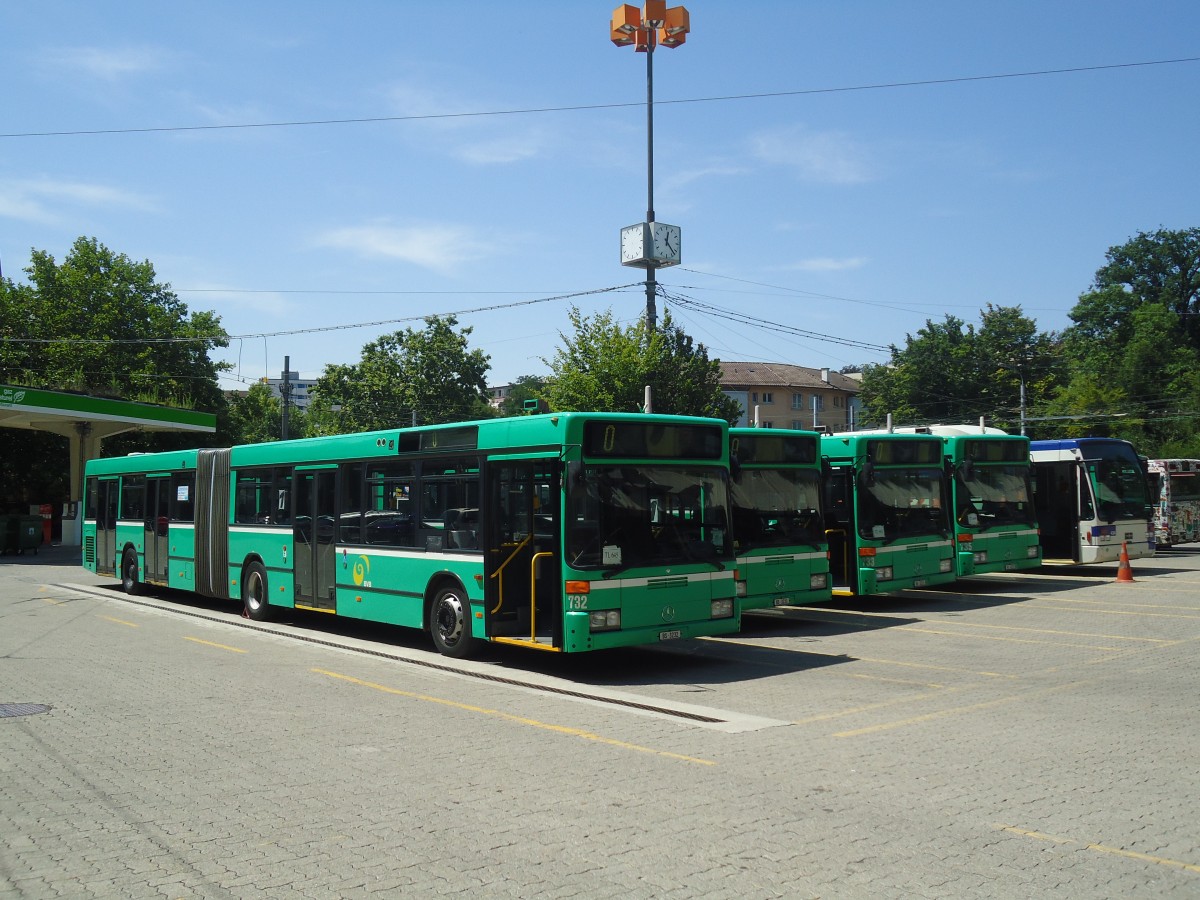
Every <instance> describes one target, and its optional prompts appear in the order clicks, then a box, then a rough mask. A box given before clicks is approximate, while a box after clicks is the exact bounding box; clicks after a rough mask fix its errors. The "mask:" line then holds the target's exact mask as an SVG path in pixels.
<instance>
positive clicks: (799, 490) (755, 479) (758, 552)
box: [729, 428, 831, 610]
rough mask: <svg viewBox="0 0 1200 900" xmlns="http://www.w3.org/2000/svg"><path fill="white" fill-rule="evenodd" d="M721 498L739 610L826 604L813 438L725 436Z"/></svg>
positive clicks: (757, 433) (741, 431)
mask: <svg viewBox="0 0 1200 900" xmlns="http://www.w3.org/2000/svg"><path fill="white" fill-rule="evenodd" d="M729 441H730V456H729V462H730V467H731V471H732V476H731V478H730V484H729V497H730V502H731V504H732V507H733V540H734V547H735V549H736V551H737V573H738V577H737V593H738V597H739V598H740V599H741V605H742V609H743V610H747V609H763V608H765V607H771V606H791V605H795V606H804V605H807V604H809V603H824V602H825V601H827V600H829V599H830V597H831V584H830V580H829V541H828V539H827V538H826V536H825V520H824V517H823V516H822V514H821V454H820V435H818V434H817V433H816V432H815V431H786V430H783V429H774V428H770V429H767V428H732V429H730V432H729Z"/></svg>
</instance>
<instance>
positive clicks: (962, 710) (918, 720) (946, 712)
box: [833, 681, 1093, 738]
mask: <svg viewBox="0 0 1200 900" xmlns="http://www.w3.org/2000/svg"><path fill="white" fill-rule="evenodd" d="M1092 683H1093V682H1092V681H1074V682H1071V683H1070V684H1059V685H1055V686H1054V687H1051V688H1046V689H1045V690H1040V691H1030V692H1028V693H1024V694H1012V695H1010V696H1007V697H999V698H997V699H995V700H985V701H984V702H982V703H972V704H970V705H968V706H955V707H951V708H949V709H939V710H937V711H936V712H931V713H925V714H924V715H920V716H912V717H910V718H907V719H897V720H895V721H892V722H880V723H879V724H877V725H868V726H866V727H865V728H855V729H852V730H850V731H838V732H835V733H834V735H833V736H834V737H838V738H847V737H861V736H862V735H864V734H876V733H878V732H880V731H892V730H894V729H896V728H907V727H908V726H910V725H920V724H922V723H925V722H932V721H933V720H935V719H945V718H948V717H950V716H960V715H967V714H970V713H975V712H979V711H980V710H984V709H991V708H993V707H996V706H1003V705H1005V704H1007V703H1016V702H1018V701H1021V700H1030V699H1032V698H1034V697H1045V696H1047V695H1049V694H1057V693H1059V692H1061V691H1070V690H1074V689H1075V688H1079V687H1084V686H1085V685H1089V684H1092Z"/></svg>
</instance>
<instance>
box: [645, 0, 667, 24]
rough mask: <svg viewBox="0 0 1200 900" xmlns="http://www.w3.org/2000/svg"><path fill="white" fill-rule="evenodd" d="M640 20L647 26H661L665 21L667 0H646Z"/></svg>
mask: <svg viewBox="0 0 1200 900" xmlns="http://www.w3.org/2000/svg"><path fill="white" fill-rule="evenodd" d="M642 22H643V23H644V24H645V26H646V27H647V28H662V27H663V26H664V25H665V24H666V23H667V0H646V5H645V6H644V7H642Z"/></svg>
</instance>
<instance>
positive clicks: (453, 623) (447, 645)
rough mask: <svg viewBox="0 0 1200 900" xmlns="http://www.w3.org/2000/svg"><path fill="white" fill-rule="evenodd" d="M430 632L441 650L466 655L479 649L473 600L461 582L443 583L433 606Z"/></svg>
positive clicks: (456, 657)
mask: <svg viewBox="0 0 1200 900" xmlns="http://www.w3.org/2000/svg"><path fill="white" fill-rule="evenodd" d="M429 633H430V635H431V636H432V637H433V645H434V646H435V647H436V648H437V651H438V653H441V654H442V655H444V656H452V657H454V658H455V659H464V658H466V657H468V656H470V655H471V653H472V652H474V650H475V645H476V643H477V641H476V640H475V637H474V636H473V635H472V634H471V604H470V602H469V601H468V600H467V592H466V591H464V590H463V589H462V588H461V587H460V586H458V585H442V586H441V587H439V588H438V589H437V593H435V594H434V596H433V603H432V604H431V605H430V607H429Z"/></svg>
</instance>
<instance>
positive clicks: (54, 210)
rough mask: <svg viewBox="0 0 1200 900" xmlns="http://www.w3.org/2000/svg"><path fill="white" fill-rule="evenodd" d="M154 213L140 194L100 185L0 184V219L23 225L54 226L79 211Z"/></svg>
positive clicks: (41, 181) (47, 180) (42, 181)
mask: <svg viewBox="0 0 1200 900" xmlns="http://www.w3.org/2000/svg"><path fill="white" fill-rule="evenodd" d="M81 207H82V208H100V209H105V208H112V207H119V208H124V209H140V210H144V211H147V212H151V211H155V210H156V209H157V206H156V204H155V203H154V202H153V201H152V200H150V198H148V197H145V196H143V195H141V194H135V193H132V192H129V191H122V190H119V189H117V188H112V187H108V186H106V185H102V184H87V183H84V182H79V181H56V180H54V179H52V178H37V179H29V180H23V181H20V180H0V216H4V217H6V218H10V219H17V220H19V221H23V222H36V223H39V224H55V223H58V222H62V221H64V220H65V219H67V218H69V217H70V215H73V214H76V213H77V211H78V210H79V209H80V208H81Z"/></svg>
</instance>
